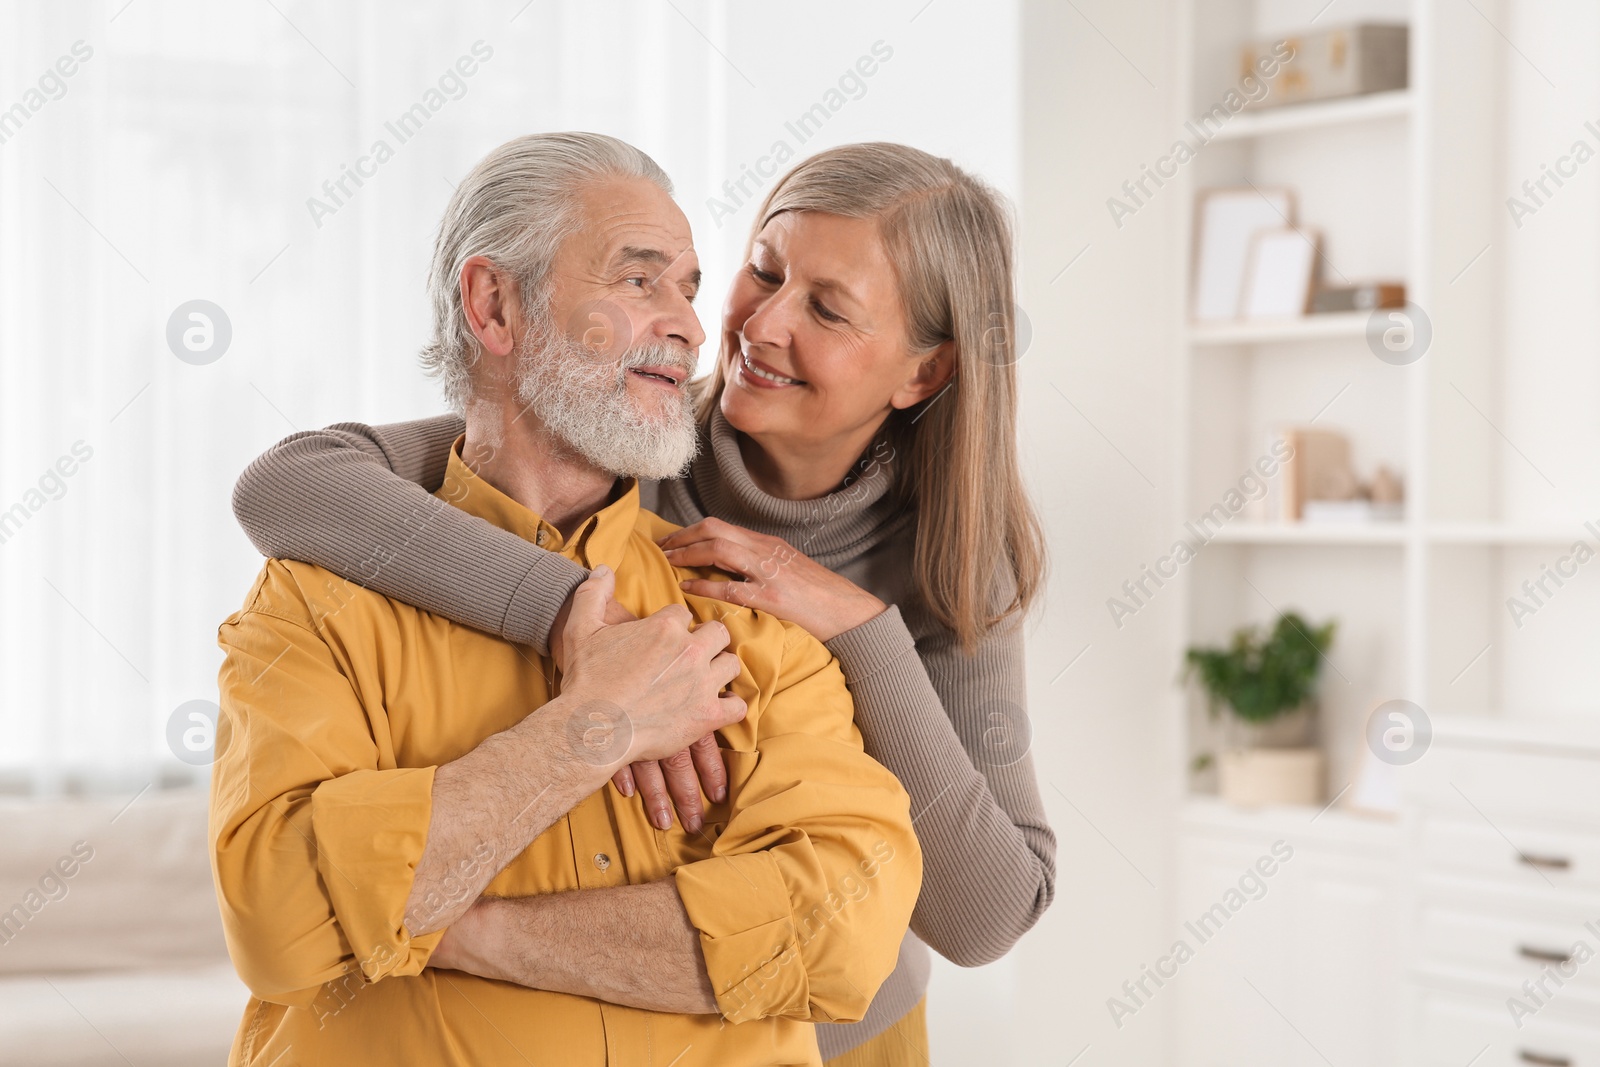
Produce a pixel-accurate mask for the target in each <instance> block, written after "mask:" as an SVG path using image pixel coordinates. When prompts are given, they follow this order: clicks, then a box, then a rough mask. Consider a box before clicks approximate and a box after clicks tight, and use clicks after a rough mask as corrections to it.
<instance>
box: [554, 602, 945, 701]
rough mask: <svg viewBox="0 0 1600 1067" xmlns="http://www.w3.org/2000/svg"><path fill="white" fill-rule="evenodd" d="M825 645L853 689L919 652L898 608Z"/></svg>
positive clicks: (889, 610) (891, 606)
mask: <svg viewBox="0 0 1600 1067" xmlns="http://www.w3.org/2000/svg"><path fill="white" fill-rule="evenodd" d="M547 632H548V631H547ZM824 644H825V645H827V648H828V651H829V652H832V653H833V654H834V655H835V656H836V657H838V659H839V663H840V665H841V666H842V667H843V668H844V676H845V679H846V680H847V681H848V682H849V683H850V684H851V685H852V687H853V686H854V685H855V684H856V683H859V682H864V681H866V680H867V679H868V678H869V677H871V676H872V675H873V674H876V673H877V672H878V671H880V670H882V669H883V668H885V667H888V666H891V665H893V664H894V663H896V662H897V661H899V660H901V659H903V658H904V657H905V655H906V654H907V653H908V652H909V653H911V654H912V655H916V652H917V642H916V641H915V640H914V639H913V638H912V636H911V631H910V630H908V629H906V624H905V620H903V619H902V618H901V617H900V608H899V607H898V606H895V605H890V606H889V608H888V609H887V610H885V611H882V612H879V613H878V614H877V615H874V616H873V617H872V618H870V619H868V620H867V621H866V622H864V623H862V624H861V625H860V626H855V627H852V628H851V629H848V630H846V631H845V632H844V633H842V634H839V635H837V636H836V637H834V638H833V639H832V640H831V641H826V642H824Z"/></svg>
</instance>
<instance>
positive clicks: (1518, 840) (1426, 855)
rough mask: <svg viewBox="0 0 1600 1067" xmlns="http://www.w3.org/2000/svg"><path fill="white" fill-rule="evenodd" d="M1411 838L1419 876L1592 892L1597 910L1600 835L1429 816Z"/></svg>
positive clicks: (1556, 827)
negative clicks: (1414, 840)
mask: <svg viewBox="0 0 1600 1067" xmlns="http://www.w3.org/2000/svg"><path fill="white" fill-rule="evenodd" d="M1417 834H1418V839H1417V846H1418V850H1419V852H1420V856H1419V858H1420V860H1421V868H1422V873H1423V874H1424V875H1429V874H1455V875H1466V876H1471V877H1476V878H1488V879H1492V880H1494V882H1495V883H1497V884H1499V885H1503V886H1505V887H1506V888H1516V889H1534V890H1539V889H1545V888H1548V889H1555V890H1562V891H1574V892H1578V893H1581V894H1584V895H1588V894H1591V893H1592V894H1593V895H1594V899H1595V901H1596V903H1597V905H1600V833H1593V832H1590V831H1588V830H1580V829H1574V828H1570V827H1564V826H1560V825H1552V824H1549V823H1540V824H1530V823H1527V822H1523V821H1518V820H1505V821H1498V820H1497V821H1496V822H1495V823H1493V824H1491V823H1489V822H1487V821H1485V820H1483V819H1477V820H1472V819H1467V818H1458V817H1454V816H1446V815H1439V814H1431V813H1430V814H1428V815H1425V816H1423V817H1422V818H1421V820H1420V824H1419V826H1418V829H1417ZM1596 914H1597V915H1600V911H1597V912H1596Z"/></svg>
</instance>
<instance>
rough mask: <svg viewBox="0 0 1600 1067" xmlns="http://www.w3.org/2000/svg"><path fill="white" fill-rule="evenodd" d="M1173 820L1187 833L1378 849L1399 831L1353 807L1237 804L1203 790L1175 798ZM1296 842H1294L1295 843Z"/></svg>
mask: <svg viewBox="0 0 1600 1067" xmlns="http://www.w3.org/2000/svg"><path fill="white" fill-rule="evenodd" d="M1180 805H1181V806H1180V809H1179V818H1180V819H1181V822H1182V825H1183V827H1184V829H1185V830H1188V831H1189V832H1191V833H1193V832H1196V831H1199V832H1202V833H1205V832H1209V833H1225V834H1230V835H1231V834H1245V835H1252V836H1253V835H1255V834H1259V833H1262V832H1268V833H1272V834H1288V833H1293V834H1295V835H1296V837H1297V839H1298V838H1300V837H1317V838H1321V839H1323V840H1325V841H1338V840H1344V841H1347V842H1350V843H1352V844H1357V843H1366V844H1369V845H1376V846H1379V847H1383V848H1392V847H1395V846H1397V845H1399V844H1400V843H1401V841H1402V839H1403V836H1404V835H1403V830H1402V827H1401V825H1400V823H1399V822H1398V821H1397V820H1394V819H1390V818H1386V817H1383V816H1379V815H1376V814H1369V813H1365V812H1360V811H1353V810H1350V809H1347V808H1343V807H1341V806H1340V805H1338V804H1332V805H1329V806H1327V807H1325V808H1324V807H1321V806H1316V807H1312V806H1302V805H1298V804H1296V805H1273V806H1269V807H1264V808H1239V807H1235V806H1234V805H1232V804H1229V803H1228V802H1227V801H1225V800H1223V799H1222V798H1221V797H1218V796H1215V795H1213V794H1208V793H1189V794H1187V795H1186V796H1184V797H1183V799H1182V801H1181V802H1180ZM1296 843H1297V844H1298V840H1297V841H1296Z"/></svg>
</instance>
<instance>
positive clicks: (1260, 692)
mask: <svg viewBox="0 0 1600 1067" xmlns="http://www.w3.org/2000/svg"><path fill="white" fill-rule="evenodd" d="M1337 626H1338V623H1337V622H1336V621H1335V620H1331V619H1330V620H1329V621H1327V622H1325V623H1323V624H1322V625H1321V626H1313V625H1311V624H1310V623H1308V622H1307V621H1306V620H1305V619H1303V618H1301V617H1300V616H1299V615H1298V614H1296V613H1295V612H1292V611H1289V612H1284V613H1283V614H1281V615H1279V616H1278V619H1277V621H1276V622H1275V623H1274V624H1273V626H1272V628H1271V629H1270V630H1268V631H1265V632H1263V631H1262V630H1261V629H1259V628H1257V627H1254V626H1246V627H1243V628H1241V629H1239V630H1236V631H1234V634H1233V639H1232V641H1230V642H1229V644H1228V646H1227V647H1226V648H1200V647H1191V648H1190V649H1188V650H1187V651H1186V652H1185V653H1184V672H1183V673H1184V677H1185V678H1195V679H1198V681H1199V683H1200V686H1201V688H1202V689H1203V690H1204V691H1205V694H1206V701H1207V709H1208V710H1209V712H1210V714H1211V717H1212V719H1213V720H1215V719H1217V718H1218V717H1219V715H1220V714H1221V712H1222V710H1223V709H1226V711H1227V712H1228V714H1229V720H1228V721H1229V722H1230V723H1231V724H1232V725H1233V726H1234V727H1235V729H1234V730H1231V731H1230V730H1226V729H1225V730H1224V735H1225V740H1229V741H1231V743H1229V744H1226V745H1224V746H1223V749H1222V751H1221V753H1220V755H1219V756H1218V757H1217V773H1218V786H1219V792H1220V793H1221V794H1222V797H1223V799H1225V800H1229V801H1232V802H1234V803H1237V804H1241V805H1245V806H1258V805H1262V804H1316V803H1320V802H1321V799H1322V778H1323V758H1322V752H1321V751H1320V750H1319V749H1317V748H1315V747H1314V746H1313V745H1312V744H1311V733H1312V729H1313V725H1314V721H1315V714H1316V704H1315V691H1316V685H1317V679H1318V677H1319V676H1320V675H1321V672H1322V664H1323V662H1324V660H1325V659H1326V656H1327V652H1328V649H1329V648H1331V647H1332V646H1333V635H1334V630H1335V629H1336V628H1337ZM1209 762H1210V758H1209V756H1204V755H1203V756H1200V757H1198V758H1197V760H1196V766H1197V768H1199V767H1203V766H1205V765H1206V764H1208V763H1209Z"/></svg>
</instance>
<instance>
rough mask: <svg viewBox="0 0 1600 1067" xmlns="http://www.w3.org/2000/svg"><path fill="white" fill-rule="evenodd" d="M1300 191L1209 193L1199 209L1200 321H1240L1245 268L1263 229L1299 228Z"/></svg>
mask: <svg viewBox="0 0 1600 1067" xmlns="http://www.w3.org/2000/svg"><path fill="white" fill-rule="evenodd" d="M1294 216H1295V204H1294V192H1293V190H1290V189H1287V188H1282V187H1275V186H1274V187H1265V188H1258V187H1255V186H1249V185H1245V186H1238V187H1222V188H1217V189H1206V190H1203V191H1202V192H1201V193H1200V194H1199V198H1198V203H1197V204H1196V208H1195V218H1196V231H1195V261H1194V311H1193V313H1194V318H1195V321H1197V322H1215V321H1219V320H1231V319H1236V318H1238V317H1239V299H1240V296H1241V294H1242V293H1243V290H1244V272H1245V263H1246V262H1247V261H1248V259H1249V255H1250V242H1251V240H1252V239H1253V238H1254V237H1255V234H1256V231H1257V230H1276V229H1280V228H1282V227H1283V226H1286V225H1287V226H1293V225H1294Z"/></svg>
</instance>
